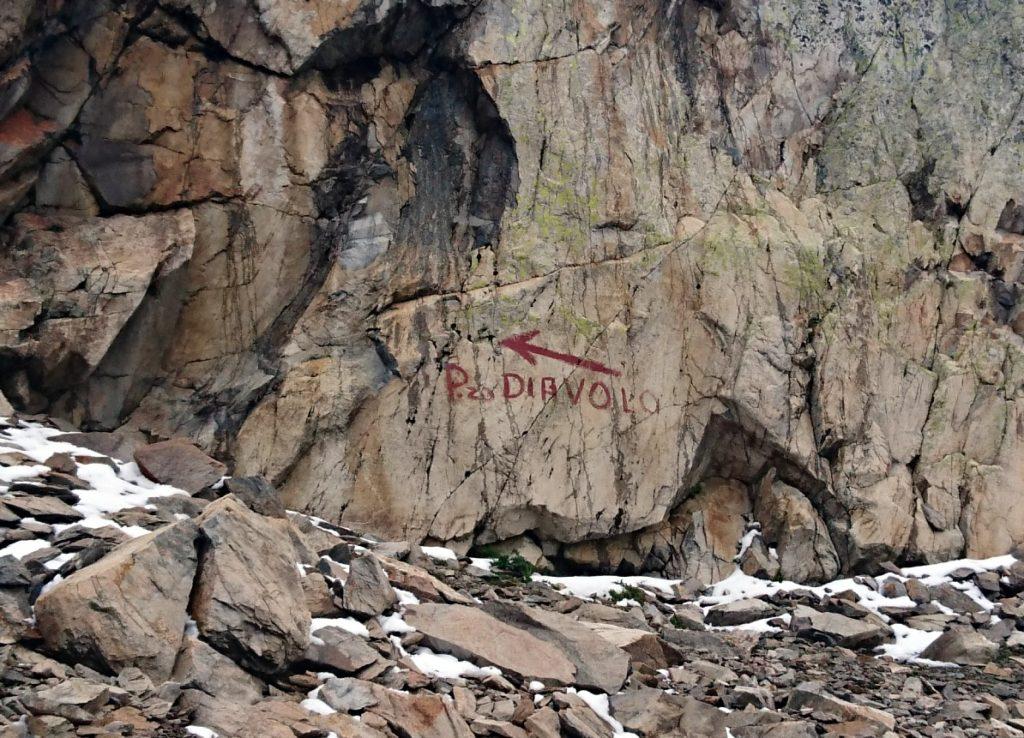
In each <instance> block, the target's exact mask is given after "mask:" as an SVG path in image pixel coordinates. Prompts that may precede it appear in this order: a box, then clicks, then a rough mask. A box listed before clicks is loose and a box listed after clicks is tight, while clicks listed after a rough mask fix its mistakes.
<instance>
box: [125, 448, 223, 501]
mask: <svg viewBox="0 0 1024 738" xmlns="http://www.w3.org/2000/svg"><path fill="white" fill-rule="evenodd" d="M135 463H137V464H138V465H139V468H140V469H141V470H142V473H143V474H145V475H146V476H147V477H149V478H150V479H152V480H153V481H154V482H160V483H161V484H169V485H170V486H172V487H179V488H180V489H183V490H185V491H186V492H188V493H189V494H195V493H196V492H198V491H200V490H201V489H203V488H204V487H208V486H209V485H211V484H214V483H215V482H218V481H220V478H221V477H223V476H224V472H225V471H227V467H226V466H224V465H223V464H222V463H220V462H219V461H216V460H215V459H211V458H210V457H209V456H207V455H206V454H204V453H203V452H202V451H201V450H199V448H198V447H197V446H196V445H195V444H194V443H191V442H189V441H187V440H185V439H184V438H172V439H171V440H169V441H160V442H159V443H153V444H150V445H148V446H139V447H138V448H137V449H135Z"/></svg>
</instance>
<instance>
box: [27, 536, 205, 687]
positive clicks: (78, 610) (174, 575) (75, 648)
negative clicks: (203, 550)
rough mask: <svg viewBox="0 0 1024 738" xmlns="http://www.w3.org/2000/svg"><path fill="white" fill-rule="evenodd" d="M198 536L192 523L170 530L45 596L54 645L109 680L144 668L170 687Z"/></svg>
mask: <svg viewBox="0 0 1024 738" xmlns="http://www.w3.org/2000/svg"><path fill="white" fill-rule="evenodd" d="M196 535H197V530H196V526H195V524H194V523H192V522H191V521H183V522H181V523H175V524H174V525H170V526H167V527H166V528H162V529H160V530H158V531H156V532H155V533H150V534H149V535H146V536H142V537H141V538H136V539H134V540H132V541H129V542H127V543H125V544H123V545H121V546H119V547H117V548H116V549H114V550H113V551H112V552H111V553H110V554H109V555H107V556H106V557H104V558H102V559H100V560H99V561H98V562H96V563H95V564H92V565H91V566H87V567H85V568H84V569H81V570H79V571H77V572H76V573H74V574H72V575H71V576H70V577H68V578H67V579H65V580H64V581H61V582H59V583H58V584H56V585H55V586H54V587H53V588H52V589H50V590H49V591H47V592H45V593H43V594H42V595H41V596H40V597H39V599H38V600H36V603H35V612H36V622H37V624H38V627H39V632H40V633H41V634H42V636H43V639H44V640H45V641H46V644H47V646H49V647H50V648H51V649H53V650H55V651H57V652H59V653H62V654H64V655H66V656H67V657H68V658H72V659H76V660H81V661H83V662H85V663H88V664H92V665H93V666H95V667H97V668H100V669H103V670H105V671H107V672H109V673H116V672H118V671H120V670H121V669H122V668H124V667H126V666H137V667H139V668H140V669H142V670H143V671H144V672H145V673H146V674H147V675H148V676H149V677H150V678H151V679H153V680H154V681H156V682H162V681H164V680H166V679H167V678H168V677H169V676H170V674H171V670H172V669H173V667H174V659H175V656H176V654H177V653H178V647H179V646H180V645H181V637H182V633H183V632H184V628H185V620H186V617H187V614H186V611H185V608H186V606H187V605H188V601H189V592H190V591H191V589H192V578H193V576H194V574H195V572H196V550H195V543H194V542H195V539H196Z"/></svg>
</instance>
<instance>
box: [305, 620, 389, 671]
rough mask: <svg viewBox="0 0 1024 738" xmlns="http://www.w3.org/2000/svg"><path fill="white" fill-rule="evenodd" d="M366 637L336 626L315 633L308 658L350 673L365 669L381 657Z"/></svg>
mask: <svg viewBox="0 0 1024 738" xmlns="http://www.w3.org/2000/svg"><path fill="white" fill-rule="evenodd" d="M379 658H380V657H379V655H378V653H377V652H376V651H375V650H374V649H373V648H372V647H371V646H370V644H369V643H367V642H366V639H365V638H362V637H361V636H357V635H355V634H353V633H349V632H348V631H346V630H342V629H341V628H335V627H330V626H328V627H326V628H320V629H319V630H317V631H315V632H314V633H313V636H312V637H311V638H310V640H309V646H308V647H307V648H306V660H307V661H311V662H313V663H314V664H319V665H322V666H328V667H330V668H332V669H336V670H338V671H343V672H346V673H349V674H352V673H355V672H357V671H359V670H360V669H364V668H366V667H367V666H369V665H370V664H373V663H376V662H377V660H378V659H379Z"/></svg>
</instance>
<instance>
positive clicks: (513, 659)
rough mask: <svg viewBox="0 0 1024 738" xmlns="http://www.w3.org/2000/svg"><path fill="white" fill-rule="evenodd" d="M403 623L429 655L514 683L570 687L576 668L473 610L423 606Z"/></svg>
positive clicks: (557, 652) (556, 651)
mask: <svg viewBox="0 0 1024 738" xmlns="http://www.w3.org/2000/svg"><path fill="white" fill-rule="evenodd" d="M405 621H406V622H407V623H408V624H409V625H411V626H412V627H413V628H415V629H416V630H418V631H420V632H421V633H422V634H423V643H424V645H426V646H429V647H430V648H432V649H434V650H435V651H442V652H444V653H450V654H452V655H453V656H456V657H457V658H460V659H465V660H467V661H472V662H474V663H476V664H480V665H487V666H497V667H498V668H499V669H501V670H502V671H503V672H507V673H508V674H510V675H512V676H515V677H518V678H520V679H524V680H538V681H541V682H545V683H548V684H572V683H573V681H574V679H575V677H576V666H575V665H574V664H573V663H572V661H570V660H569V658H568V657H567V656H566V655H565V653H563V652H562V650H561V649H560V648H558V647H557V646H556V645H553V644H551V643H548V642H545V641H542V640H541V639H540V638H538V637H536V636H534V635H531V634H530V633H528V632H526V631H525V630H521V629H519V628H516V627H513V626H511V625H507V624H506V623H503V622H502V621H500V620H498V619H497V618H495V617H493V616H491V615H489V614H487V613H486V612H484V611H483V610H479V609H477V608H475V607H468V606H466V605H441V604H434V603H425V604H422V605H416V606H413V607H410V608H408V609H407V610H406V612H405Z"/></svg>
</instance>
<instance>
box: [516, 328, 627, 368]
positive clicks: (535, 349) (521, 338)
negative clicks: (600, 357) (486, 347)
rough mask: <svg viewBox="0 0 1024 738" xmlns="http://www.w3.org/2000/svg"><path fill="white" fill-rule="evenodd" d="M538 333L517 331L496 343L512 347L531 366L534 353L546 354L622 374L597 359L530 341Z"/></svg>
mask: <svg viewBox="0 0 1024 738" xmlns="http://www.w3.org/2000/svg"><path fill="white" fill-rule="evenodd" d="M539 333H540V331H539V330H536V331H527V332H526V333H517V334H516V335H514V336H509V337H508V338H506V339H505V340H504V341H500V342H499V343H498V345H499V346H504V347H505V348H509V349H512V350H513V351H515V352H516V353H517V354H519V355H520V356H522V357H523V359H525V360H526V363H527V364H530V365H531V366H532V365H534V364H536V363H537V359H536V358H534V354H536V355H537V356H546V357H548V358H549V359H554V360H555V361H563V362H565V363H566V364H572V365H574V366H579V367H583V368H584V369H590V370H591V371H593V372H600V373H601V374H611V375H612V376H613V377H618V376H621V375H622V372H620V371H617V370H615V369H612V368H611V367H607V366H605V365H604V364H601V363H600V362H597V361H591V360H590V359H583V358H580V357H579V356H573V355H572V354H563V353H561V352H559V351H552V350H551V349H549V348H544V347H543V346H538V345H537V344H535V343H530V339H532V338H535V337H536V336H537V335H538V334H539Z"/></svg>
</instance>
